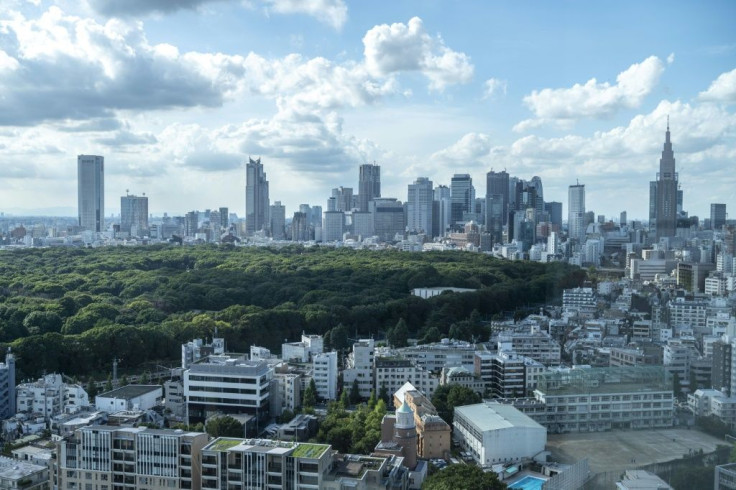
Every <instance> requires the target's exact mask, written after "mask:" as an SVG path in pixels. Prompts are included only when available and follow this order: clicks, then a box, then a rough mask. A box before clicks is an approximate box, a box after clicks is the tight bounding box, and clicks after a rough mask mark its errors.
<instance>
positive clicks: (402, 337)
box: [386, 318, 409, 348]
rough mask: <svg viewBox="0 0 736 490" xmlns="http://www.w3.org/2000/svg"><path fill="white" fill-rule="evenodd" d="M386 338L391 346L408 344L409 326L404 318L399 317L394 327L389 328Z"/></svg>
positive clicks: (397, 346)
mask: <svg viewBox="0 0 736 490" xmlns="http://www.w3.org/2000/svg"><path fill="white" fill-rule="evenodd" d="M386 339H387V340H388V343H389V344H391V347H396V348H399V347H406V346H408V345H409V327H407V326H406V320H404V319H403V318H399V321H398V322H397V323H396V326H395V327H394V328H391V329H389V331H388V332H387V333H386Z"/></svg>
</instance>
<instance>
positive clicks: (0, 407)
mask: <svg viewBox="0 0 736 490" xmlns="http://www.w3.org/2000/svg"><path fill="white" fill-rule="evenodd" d="M15 390H16V387H15V356H14V355H13V354H12V353H11V352H10V349H8V353H7V354H6V355H5V362H4V363H0V420H4V419H7V418H10V417H12V416H13V415H15V408H16V396H15V394H16V391H15Z"/></svg>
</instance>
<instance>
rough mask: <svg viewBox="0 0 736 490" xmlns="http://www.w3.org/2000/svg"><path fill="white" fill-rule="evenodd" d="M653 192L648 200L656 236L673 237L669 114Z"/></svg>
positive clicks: (672, 156) (673, 187)
mask: <svg viewBox="0 0 736 490" xmlns="http://www.w3.org/2000/svg"><path fill="white" fill-rule="evenodd" d="M650 188H651V187H650ZM654 192H656V196H655V198H654V199H650V201H653V203H654V211H655V213H654V214H655V230H656V238H657V240H659V239H660V238H664V237H673V236H675V230H676V228H677V172H675V154H674V153H673V152H672V142H671V141H670V118H669V116H668V117H667V132H666V133H665V140H664V149H663V150H662V158H660V159H659V172H658V173H657V181H656V190H655V191H654Z"/></svg>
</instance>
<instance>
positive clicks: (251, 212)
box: [245, 158, 270, 236]
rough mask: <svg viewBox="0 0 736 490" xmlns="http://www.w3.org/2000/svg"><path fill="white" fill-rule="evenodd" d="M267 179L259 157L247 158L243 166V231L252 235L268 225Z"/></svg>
mask: <svg viewBox="0 0 736 490" xmlns="http://www.w3.org/2000/svg"><path fill="white" fill-rule="evenodd" d="M269 203H270V201H269V198H268V180H266V172H264V171H263V164H261V159H260V158H259V159H258V160H253V159H252V158H248V163H247V164H246V166H245V233H246V235H247V236H252V235H253V234H254V233H256V232H257V231H261V230H263V229H264V228H266V227H268V226H269V219H268V212H269Z"/></svg>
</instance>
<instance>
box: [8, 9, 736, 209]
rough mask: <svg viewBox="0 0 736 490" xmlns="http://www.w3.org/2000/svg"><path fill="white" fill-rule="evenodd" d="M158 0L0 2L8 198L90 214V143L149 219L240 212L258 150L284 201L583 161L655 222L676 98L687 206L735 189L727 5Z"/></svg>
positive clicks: (593, 201)
mask: <svg viewBox="0 0 736 490" xmlns="http://www.w3.org/2000/svg"><path fill="white" fill-rule="evenodd" d="M34 4H35V5H34ZM158 5H159V4H158V3H156V2H151V3H140V2H136V3H131V4H125V5H124V6H122V5H118V4H116V3H112V2H109V1H108V0H87V1H85V2H70V1H68V0H56V1H53V2H52V1H51V0H40V1H39V2H23V1H20V0H18V1H12V2H4V4H3V6H0V24H1V25H2V26H3V29H2V34H0V87H1V88H3V91H4V98H3V99H2V100H0V113H1V114H2V116H0V152H2V153H1V154H2V155H3V165H0V178H2V179H3V182H4V183H5V184H6V185H5V189H4V192H3V193H2V197H0V211H2V212H5V213H6V214H16V215H18V214H52V215H66V216H74V215H76V212H77V206H76V202H75V200H74V193H73V189H75V188H76V182H75V181H76V172H75V169H74V166H73V157H74V156H75V155H79V154H92V155H103V156H104V157H105V160H106V163H107V168H106V173H105V179H106V183H105V187H106V192H105V203H104V208H105V209H107V210H109V211H108V212H107V213H106V214H107V216H109V215H110V214H114V213H116V212H118V206H119V203H120V201H119V198H120V197H121V196H123V195H124V194H125V192H124V191H125V189H131V190H132V191H133V192H135V193H136V194H142V193H145V194H146V195H147V196H149V197H150V208H149V210H150V212H151V213H153V214H155V215H161V214H162V213H164V212H168V213H169V214H170V215H183V214H185V213H186V212H187V211H190V210H191V209H206V208H213V207H218V206H228V207H229V209H230V210H231V211H232V212H235V213H237V214H238V215H239V216H245V208H244V204H245V202H244V196H243V189H244V187H245V185H246V182H245V163H246V162H247V161H248V159H249V158H251V157H252V158H254V159H256V158H262V159H263V162H264V166H265V169H266V171H267V172H268V178H269V179H268V180H269V182H270V201H271V202H272V203H273V202H276V201H280V202H281V203H282V204H283V205H284V206H285V207H286V213H287V216H291V214H292V213H293V211H295V210H297V209H298V206H299V204H302V203H309V204H311V205H320V206H322V207H323V208H324V209H327V199H328V198H329V197H330V190H331V189H333V188H339V187H341V186H343V187H345V188H353V189H354V193H357V194H358V195H360V193H359V188H360V184H359V181H358V171H357V169H358V168H360V166H361V165H366V164H372V163H375V164H376V165H379V166H381V167H382V169H381V175H380V179H381V189H380V194H381V196H383V197H396V198H398V199H399V200H401V201H405V200H407V186H408V185H409V184H411V183H412V182H414V181H416V179H417V178H420V177H423V178H427V179H429V180H431V181H432V182H433V183H434V185H435V186H437V185H445V186H449V185H450V180H451V178H452V176H453V175H455V174H469V175H470V177H471V179H472V180H473V181H474V186H475V187H476V189H477V195H478V197H480V196H481V195H483V194H482V193H483V192H485V189H484V187H483V185H482V183H483V182H485V181H486V173H487V172H488V171H490V170H494V171H496V172H500V171H503V170H506V171H507V172H508V174H509V175H513V176H517V177H519V178H523V179H525V180H529V179H531V178H532V177H533V176H535V175H538V176H539V177H541V179H542V181H543V182H544V186H545V200H546V201H562V202H563V203H564V205H565V208H567V202H566V199H567V190H568V187H569V186H570V185H572V184H574V183H575V181H576V180H578V179H579V180H580V182H584V183H585V184H586V207H587V208H588V209H591V210H593V211H595V212H596V214H604V215H606V216H607V217H616V216H618V214H619V213H620V212H622V211H626V212H627V215H628V218H629V219H643V220H646V218H647V216H648V215H649V213H648V205H649V202H648V200H647V197H646V196H647V188H646V182H649V181H651V180H652V178H653V176H654V175H655V174H656V173H657V171H658V167H659V157H660V153H661V144H662V143H661V142H662V134H663V132H664V131H665V128H666V125H667V120H666V119H667V116H668V115H669V117H670V127H671V131H672V141H673V143H674V147H675V151H676V153H677V172H678V174H679V182H681V183H683V185H682V190H683V193H684V203H683V209H684V210H686V211H688V212H689V213H690V215H697V216H699V217H700V218H701V220H702V219H705V218H706V217H709V215H710V204H711V203H725V204H729V203H736V190H734V189H735V188H736V185H734V184H735V183H736V178H735V177H734V176H733V172H732V170H731V167H732V165H733V161H734V160H735V159H736V136H735V135H736V114H735V113H734V102H736V69H735V68H736V35H734V34H733V30H732V29H731V28H730V26H729V25H728V19H730V18H733V17H734V16H736V5H734V4H733V3H732V2H708V3H707V4H705V5H697V6H695V5H691V4H688V3H687V2H666V3H665V2H652V3H647V4H646V5H641V4H639V3H635V2H624V3H621V4H616V5H615V6H600V5H585V6H581V5H573V4H569V3H562V4H556V5H542V6H535V8H534V9H532V8H530V7H527V6H524V5H516V4H514V5H485V4H483V5H467V4H460V5H450V4H449V3H445V2H436V3H432V4H427V3H426V2H406V3H402V4H401V5H393V4H391V3H382V4H381V5H379V7H380V8H375V6H368V5H362V4H360V3H345V2H343V1H342V0H319V1H315V2H309V3H308V4H304V5H297V4H294V3H293V2H282V1H279V0H273V1H269V2H252V3H249V4H248V6H243V4H241V3H240V2H235V1H220V2H214V1H209V0H196V1H193V2H187V3H186V5H189V6H193V8H177V7H176V6H171V5H168V6H167V7H165V8H159V7H158ZM601 18H605V19H607V21H606V22H604V23H601V22H599V20H600V19H601ZM654 25H666V26H667V28H668V29H671V30H672V31H673V32H685V33H687V34H688V35H686V36H662V35H661V33H659V32H658V30H657V29H652V28H651V26H654ZM622 26H626V28H624V29H622ZM191 32H198V33H199V35H198V36H196V38H195V37H194V36H191ZM631 33H636V35H631ZM49 46H52V48H49ZM110 211H111V212H110Z"/></svg>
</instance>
